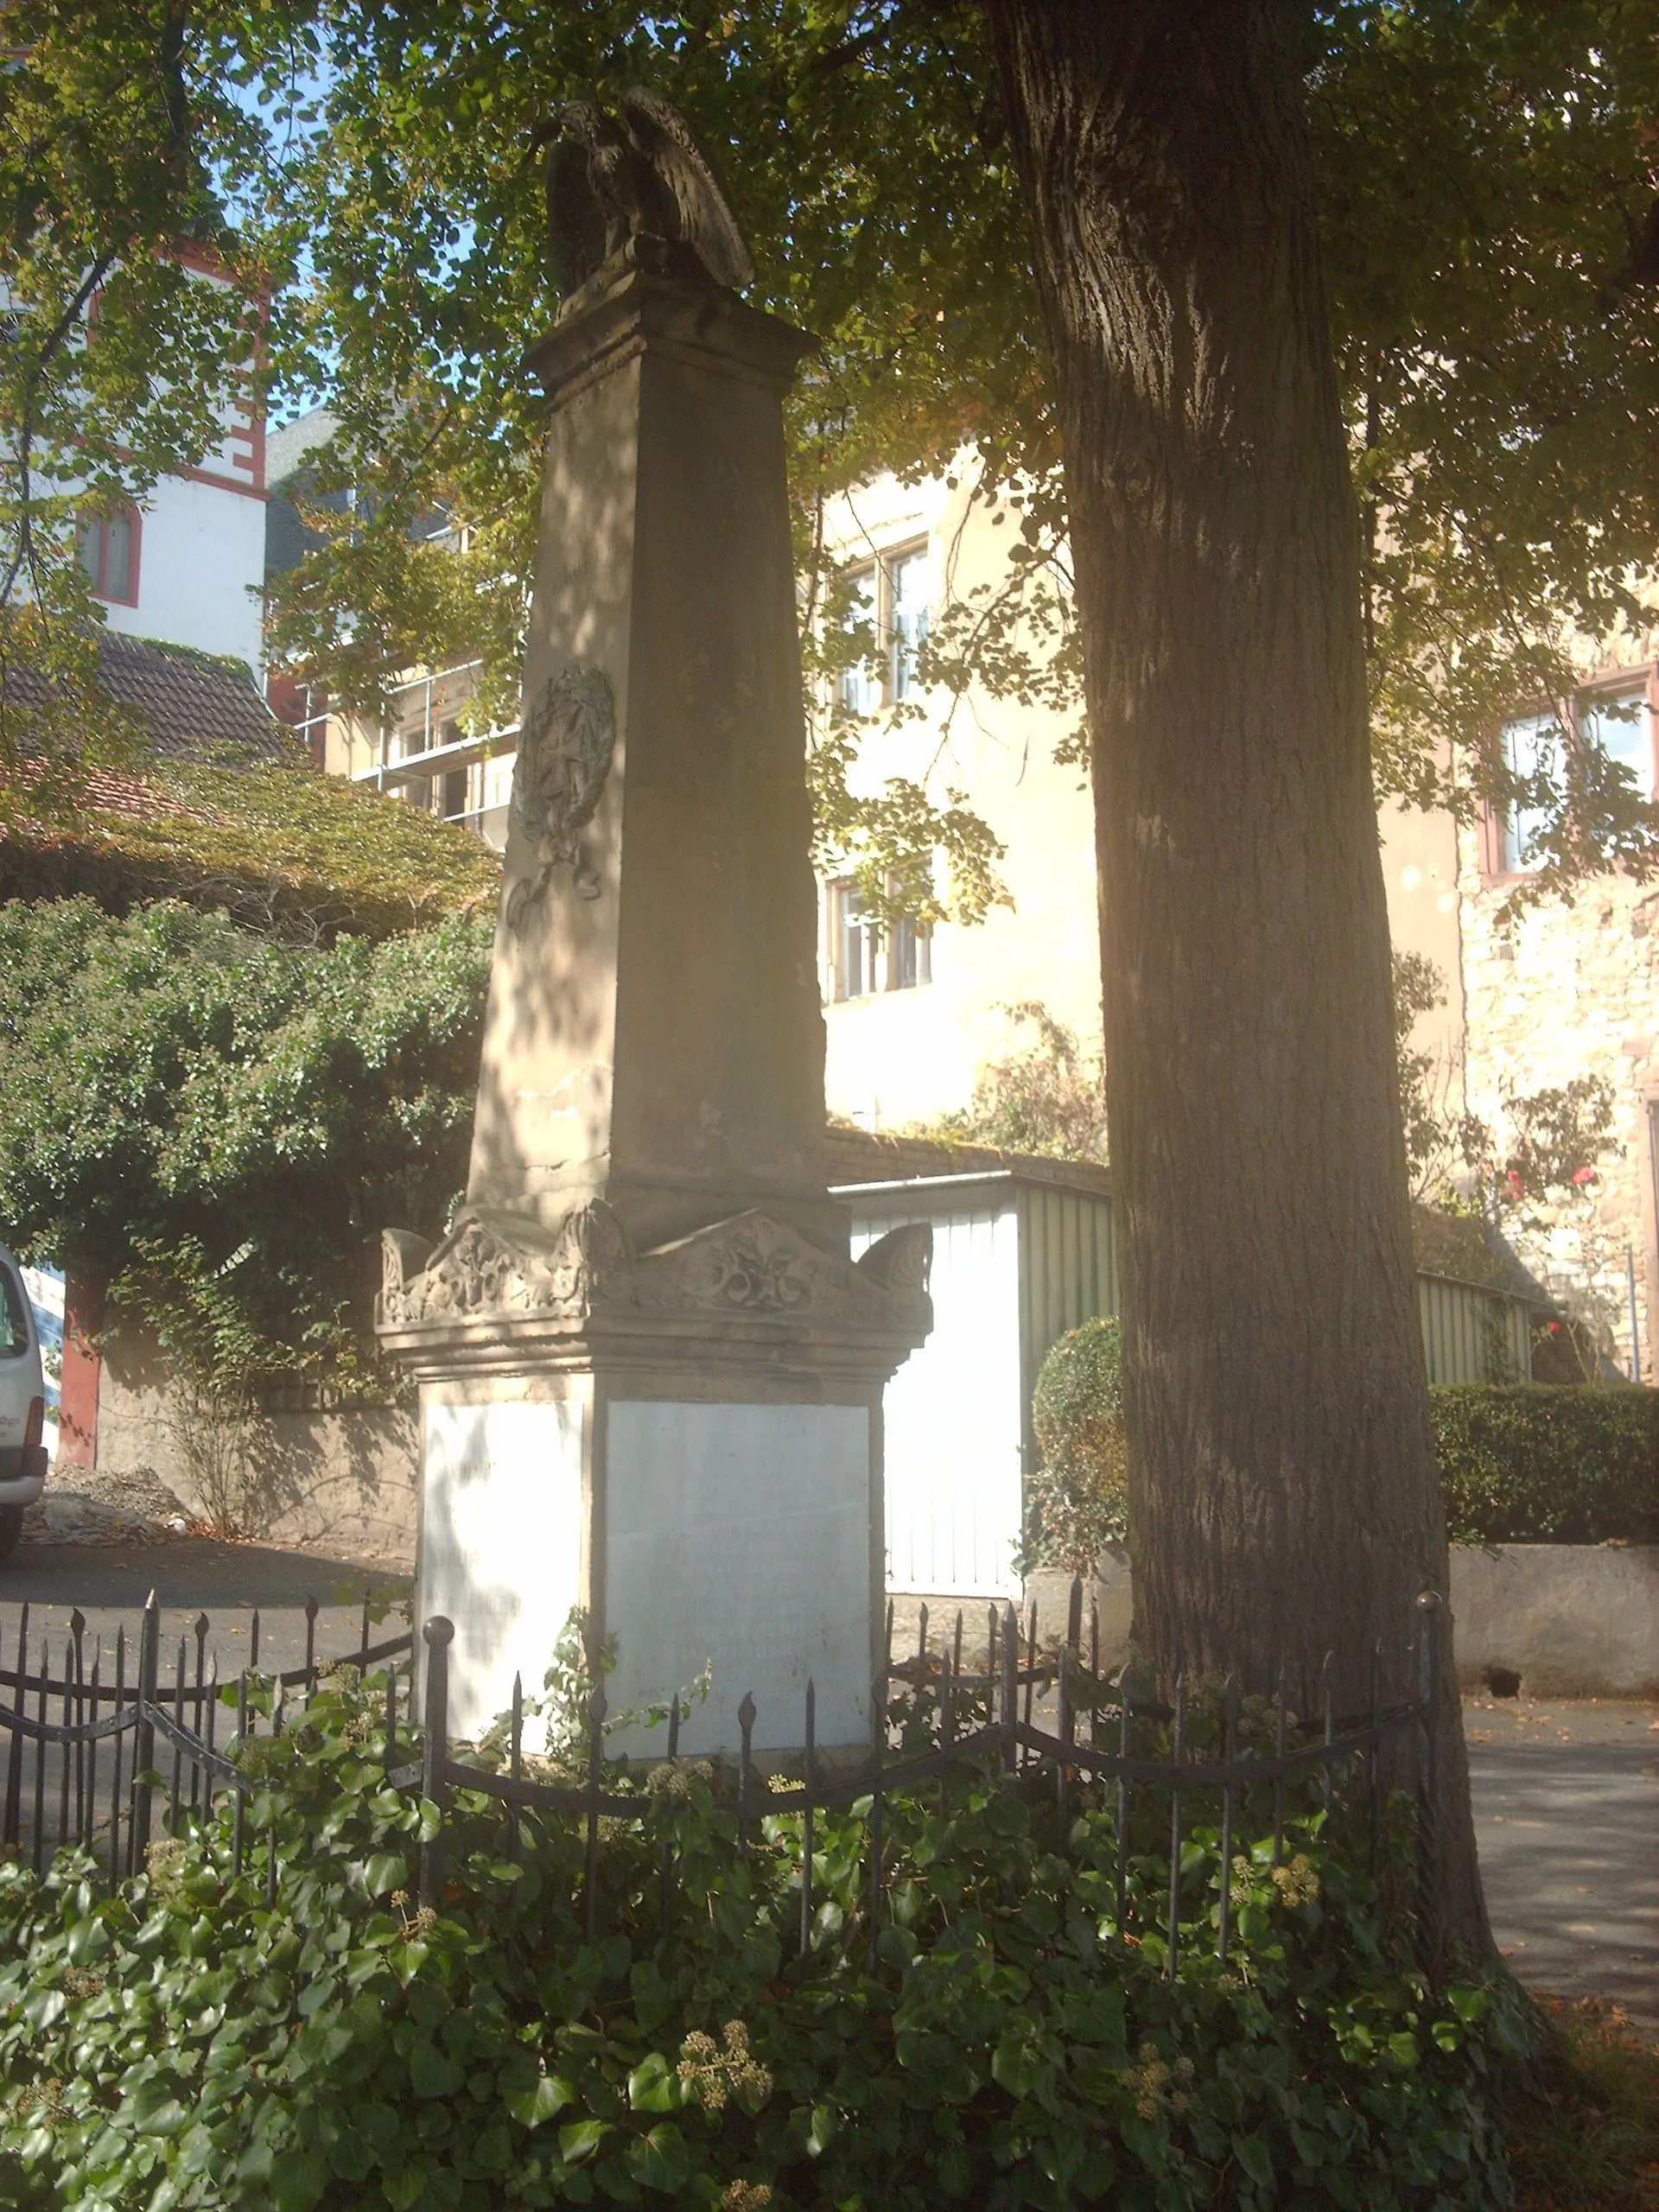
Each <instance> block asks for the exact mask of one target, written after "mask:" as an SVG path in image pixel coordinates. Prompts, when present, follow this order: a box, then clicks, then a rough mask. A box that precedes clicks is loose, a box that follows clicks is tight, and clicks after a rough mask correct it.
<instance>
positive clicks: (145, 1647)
mask: <svg viewBox="0 0 1659 2212" xmlns="http://www.w3.org/2000/svg"><path fill="white" fill-rule="evenodd" d="M161 1663H162V1609H161V1606H160V1605H158V1604H157V1603H156V1592H154V1591H153V1590H152V1591H151V1592H150V1593H149V1597H148V1598H146V1599H145V1600H144V1611H143V1620H142V1621H141V1622H140V1624H139V1628H138V1694H137V1713H138V1725H137V1728H136V1729H135V1730H134V1731H133V1738H132V1819H131V1821H130V1823H129V1827H128V1833H129V1834H130V1837H131V1839H132V1846H131V1848H132V1871H133V1872H134V1873H135V1874H142V1873H143V1871H144V1861H145V1859H146V1857H147V1856H148V1853H149V1810H150V1782H149V1777H150V1773H151V1770H152V1769H153V1768H154V1766H155V1764H156V1724H155V1722H154V1721H153V1720H152V1719H150V1718H149V1713H150V1709H151V1708H152V1707H154V1705H155V1703H156V1675H157V1673H158V1671H159V1669H160V1667H161Z"/></svg>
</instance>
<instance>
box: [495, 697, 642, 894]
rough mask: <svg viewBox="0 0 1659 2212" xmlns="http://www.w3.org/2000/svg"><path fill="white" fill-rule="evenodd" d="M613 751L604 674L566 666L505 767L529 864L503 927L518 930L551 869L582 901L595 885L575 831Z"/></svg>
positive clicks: (592, 805)
mask: <svg viewBox="0 0 1659 2212" xmlns="http://www.w3.org/2000/svg"><path fill="white" fill-rule="evenodd" d="M615 747H616V702H615V701H614V699H613V696H612V694H611V686H610V681H609V678H608V677H607V676H606V674H605V672H604V671H603V670H602V669H599V668H594V667H592V666H590V665H589V664H588V663H586V662H584V661H569V662H567V663H566V664H565V666H564V667H563V668H562V669H560V670H559V671H558V673H557V674H556V676H550V677H549V678H548V679H547V682H546V683H543V686H542V688H541V691H540V693H539V694H538V696H537V700H536V703H535V705H534V706H533V707H532V708H531V710H530V712H529V713H528V714H527V715H525V717H524V728H523V731H522V734H520V736H519V740H518V753H517V754H516V756H515V758H514V760H513V764H512V821H513V824H514V826H515V828H517V829H518V831H519V832H520V834H521V835H522V836H523V837H524V839H525V841H526V842H527V843H528V844H529V846H530V849H531V853H532V855H534V859H535V863H536V865H535V870H534V873H533V874H529V875H524V876H521V877H520V878H519V880H518V882H517V883H515V884H514V885H513V887H512V892H511V893H510V894H509V897H508V899H507V924H508V926H509V928H511V929H513V930H522V929H523V928H524V920H525V917H526V916H527V915H528V913H529V912H530V909H531V906H534V905H535V904H536V903H537V900H538V899H541V898H542V897H543V894H544V893H545V892H546V890H547V887H548V885H549V884H550V882H551V881H552V880H553V872H554V870H555V869H556V868H569V870H570V872H571V876H572V880H574V882H575V887H576V889H577V890H578V891H579V892H580V893H581V894H582V897H583V898H584V899H597V898H598V896H599V889H600V885H599V878H598V876H597V875H596V874H594V870H593V868H592V867H591V866H590V865H589V863H588V856H587V855H586V854H585V853H584V851H583V850H582V842H581V838H580V836H579V834H578V833H579V832H580V831H582V830H583V829H586V828H587V826H588V823H590V822H591V821H592V820H593V818H594V812H595V810H597V808H598V805H599V801H600V796H601V792H602V791H604V788H605V779H606V777H607V775H608V774H609V773H610V767H611V755H612V753H613V751H614V750H615Z"/></svg>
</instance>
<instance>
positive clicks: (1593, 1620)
mask: <svg viewBox="0 0 1659 2212" xmlns="http://www.w3.org/2000/svg"><path fill="white" fill-rule="evenodd" d="M1452 1618H1453V1621H1454V1623H1455V1625H1456V1630H1457V1654H1458V1672H1459V1675H1460V1677H1461V1678H1462V1680H1463V1681H1464V1683H1465V1686H1466V1687H1470V1688H1473V1687H1476V1686H1478V1685H1479V1684H1482V1683H1484V1681H1485V1679H1486V1675H1487V1670H1488V1669H1491V1668H1501V1669H1504V1670H1505V1671H1506V1672H1509V1673H1512V1674H1516V1675H1519V1676H1520V1677H1521V1682H1522V1688H1523V1690H1525V1691H1526V1692H1527V1694H1529V1695H1532V1696H1536V1697H1655V1696H1659V1548H1655V1547H1653V1546H1651V1545H1646V1546H1642V1545H1630V1546H1621V1545H1612V1544H1503V1545H1502V1546H1499V1547H1497V1548H1495V1549H1493V1550H1491V1551H1485V1550H1483V1549H1481V1548H1478V1546H1475V1545H1472V1544H1468V1545H1465V1544H1457V1545H1454V1546H1453V1547H1452Z"/></svg>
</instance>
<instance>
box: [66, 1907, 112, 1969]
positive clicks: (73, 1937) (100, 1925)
mask: <svg viewBox="0 0 1659 2212" xmlns="http://www.w3.org/2000/svg"><path fill="white" fill-rule="evenodd" d="M113 1942H114V1938H113V1937H112V1936H111V1934H110V1931H109V1928H108V1926H107V1924H106V1923H105V1922H104V1921H103V1920H102V1919H100V1918H99V1916H98V1915H97V1914H96V1913H94V1914H92V1915H90V1916H88V1917H87V1918H86V1919H85V1920H78V1921H77V1922H76V1923H75V1924H74V1926H73V1928H72V1929H70V1930H69V1941H68V1942H67V1945H66V1946H65V1948H66V1949H67V1953H68V1956H69V1963H70V1965H71V1966H76V1967H85V1966H90V1965H91V1964H92V1961H93V1960H95V1959H102V1958H105V1957H107V1956H108V1955H109V1953H110V1950H111V1948H112V1946H113Z"/></svg>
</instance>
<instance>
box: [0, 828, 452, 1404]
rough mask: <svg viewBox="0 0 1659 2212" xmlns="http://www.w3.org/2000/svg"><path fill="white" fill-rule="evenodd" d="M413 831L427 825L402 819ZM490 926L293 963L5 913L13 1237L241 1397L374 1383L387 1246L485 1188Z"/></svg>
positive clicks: (303, 949) (125, 926)
mask: <svg viewBox="0 0 1659 2212" xmlns="http://www.w3.org/2000/svg"><path fill="white" fill-rule="evenodd" d="M404 811H406V812H407V811H409V810H408V809H405V810H404ZM489 963H490V927H489V925H488V924H487V923H483V922H475V921H461V920H450V921H445V922H441V923H439V924H438V925H436V926H435V927H434V928H432V929H427V930H420V931H410V932H409V933H408V934H406V935H404V936H402V937H396V938H388V939H386V940H385V942H383V943H379V944H372V943H369V942H368V941H367V940H365V939H364V938H350V937H342V938H339V939H337V940H336V942H334V944H329V945H305V946H302V945H296V944H282V943H277V942H274V941H272V940H271V939H270V938H265V937H261V936H259V935H257V934H256V933H255V932H253V931H249V930H246V929H243V928H241V927H239V926H238V925H237V924H235V923H233V922H231V921H229V920H227V919H226V917H225V916H224V915H222V914H207V913H201V912H197V911H196V910H195V909H194V908H193V907H190V906H182V905H179V904H176V903H163V904H160V905H156V906H146V907H142V908H140V909H138V910H137V912H133V913H131V914H129V915H126V916H124V917H123V918H119V919H117V918H112V917H111V916H110V915H108V914H105V913H104V912H102V911H101V910H100V909H99V907H98V906H95V905H94V904H93V903H92V900H91V899H62V900H60V901H57V902H56V903H54V904H50V905H45V906H31V905H29V904H27V903H25V902H23V901H21V900H16V899H14V900H10V901H7V902H5V903H3V904H0V1222H3V1224H4V1225H5V1229H6V1231H7V1236H8V1241H9V1242H10V1243H13V1244H14V1245H16V1246H18V1247H21V1248H22V1249H24V1250H25V1251H27V1252H29V1253H31V1254H32V1255H39V1256H41V1257H43V1258H51V1259H57V1260H60V1261H62V1262H67V1264H68V1266H69V1267H70V1268H71V1269H72V1270H73V1272H74V1273H75V1274H77V1275H78V1276H79V1278H80V1279H81V1280H82V1281H86V1282H91V1283H99V1282H103V1283H108V1284H110V1285H111V1287H112V1307H113V1312H112V1318H113V1319H115V1320H116V1321H118V1322H119V1321H120V1320H121V1319H131V1320H134V1321H137V1322H140V1323H143V1324H144V1325H147V1326H148V1327H149V1329H151V1330H152V1331H153V1332H156V1334H158V1335H159V1336H160V1337H161V1338H162V1342H163V1345H164V1348H165V1349H166V1351H168V1354H169V1356H170V1357H172V1358H173V1360H174V1361H175V1363H177V1364H182V1365H186V1366H188V1367H189V1368H190V1369H191V1370H192V1371H193V1373H194V1374H195V1375H196V1376H198V1377H199V1378H200V1379H201V1381H202V1382H203V1383H205V1384H207V1385H211V1387H212V1388H213V1390H214V1391H215V1392H216V1393H217V1394H218V1395H219V1397H220V1398H221V1399H224V1398H225V1397H226V1395H227V1394H228V1395H230V1396H234V1395H237V1394H238V1392H239V1391H240V1390H241V1389H242V1387H243V1384H244V1382H245V1378H246V1376H248V1375H249V1373H250V1372H251V1370H256V1369H277V1370H298V1371H301V1372H304V1373H308V1374H309V1375H311V1376H315V1377H316V1378H318V1379H320V1380H323V1381H326V1382H327V1383H331V1384H333V1385H334V1386H336V1387H339V1388H340V1389H352V1388H354V1387H360V1386H362V1385H363V1384H364V1383H365V1380H369V1379H372V1377H373V1376H374V1373H375V1353H374V1349H373V1342H372V1335H371V1333H370V1326H369V1324H370V1317H371V1307H372V1298H373V1294H374V1292H375V1290H376V1289H377V1288H378V1283H379V1261H378V1246H379V1236H380V1230H381V1229H382V1227H383V1226H384V1225H385V1224H387V1223H389V1222H397V1223H403V1224H408V1225H410V1227H413V1228H416V1229H421V1230H428V1231H429V1233H430V1234H431V1235H432V1236H438V1235H440V1234H441V1233H442V1230H443V1227H444V1224H445V1221H446V1218H447V1217H448V1210H449V1208H450V1207H451V1205H453V1203H454V1198H455V1197H456V1195H457V1194H458V1193H459V1192H460V1191H461V1188H462V1186H463V1185H464V1184H465V1181H466V1175H467V1143H468V1141H469V1136H470V1132H471V1128H472V1120H473V1106H474V1096H475V1094H476V1090H477V1084H478V1047H479V1038H480V1033H481V1031H482V1027H483V1019H484V1002H485V992H486V984H487V979H488V976H489Z"/></svg>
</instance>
